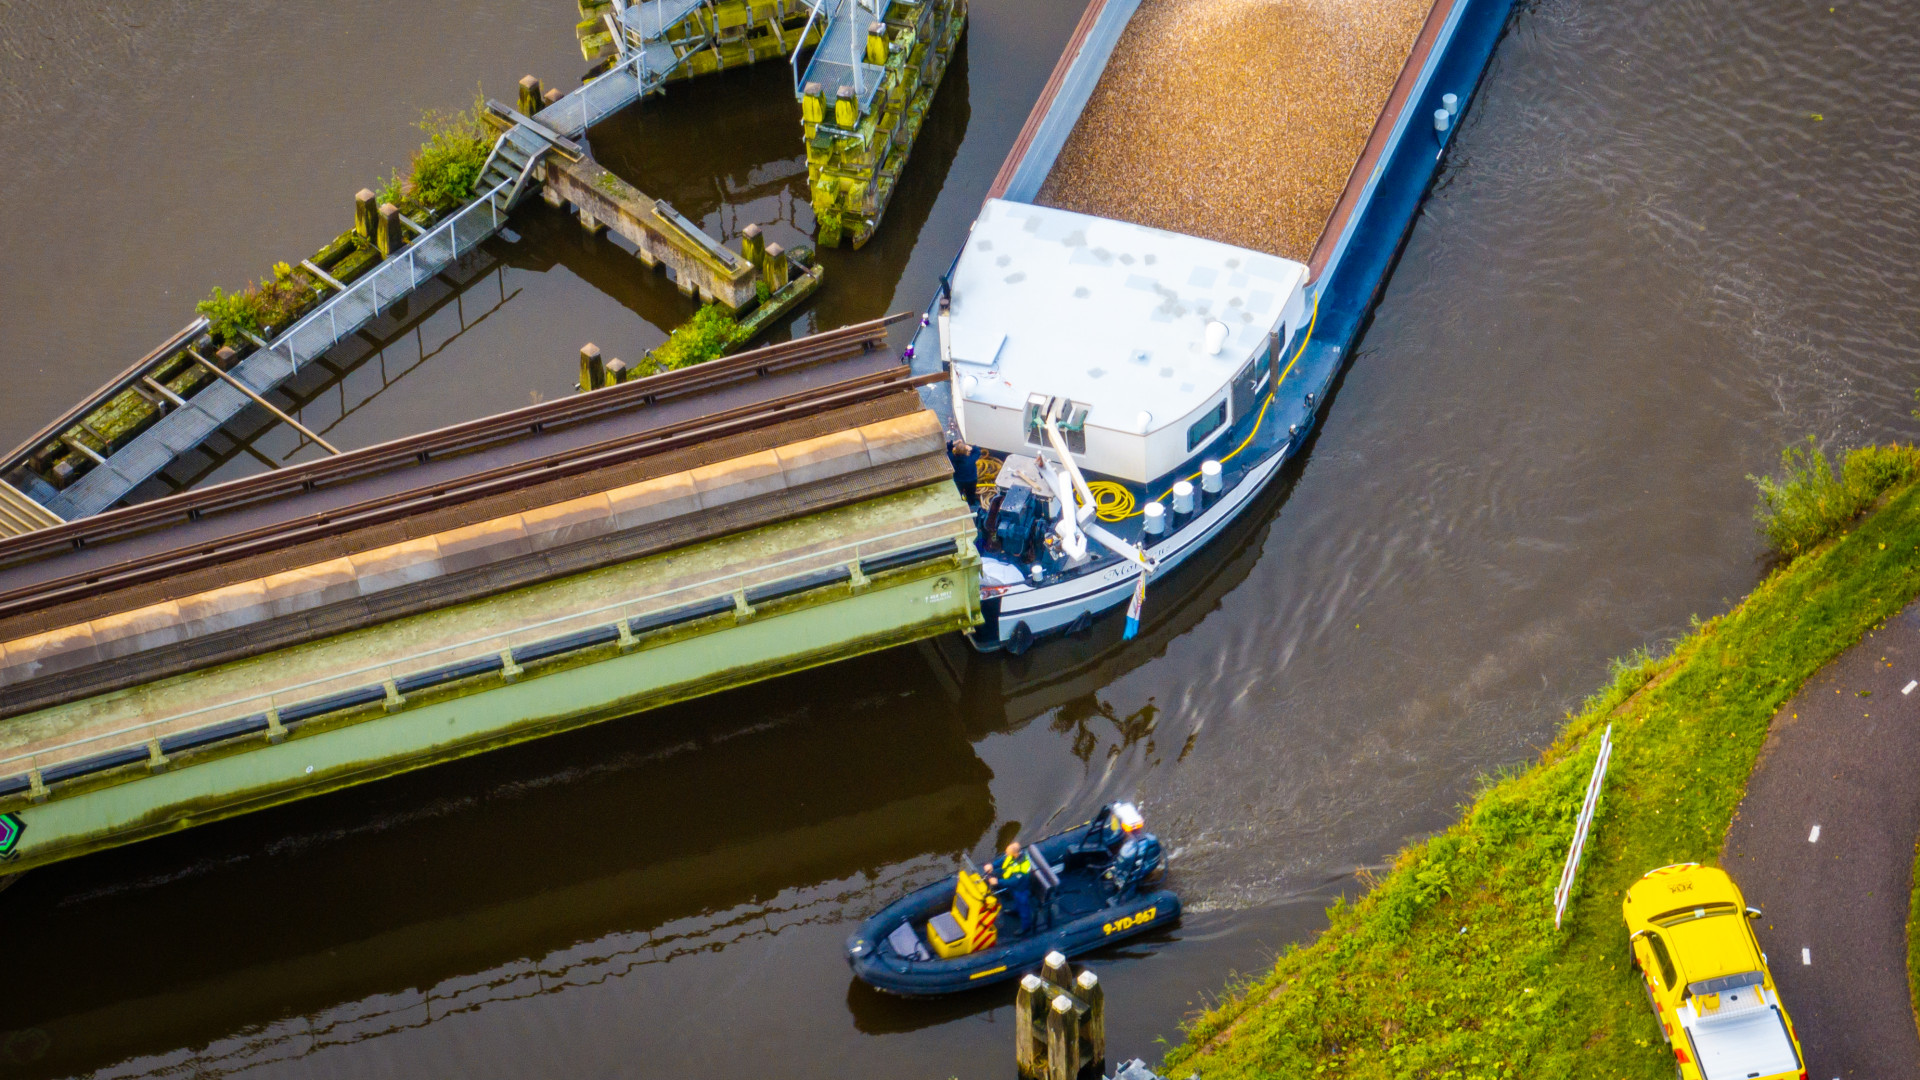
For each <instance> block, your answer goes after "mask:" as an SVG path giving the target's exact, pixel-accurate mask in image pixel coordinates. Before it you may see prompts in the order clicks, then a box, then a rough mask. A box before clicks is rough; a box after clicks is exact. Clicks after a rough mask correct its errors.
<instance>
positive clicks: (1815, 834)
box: [1807, 825, 1820, 844]
mask: <svg viewBox="0 0 1920 1080" xmlns="http://www.w3.org/2000/svg"><path fill="white" fill-rule="evenodd" d="M1819 842H1820V826H1818V825H1815V826H1814V827H1813V831H1812V832H1810V833H1808V834H1807V843H1809V844H1817V843H1819Z"/></svg>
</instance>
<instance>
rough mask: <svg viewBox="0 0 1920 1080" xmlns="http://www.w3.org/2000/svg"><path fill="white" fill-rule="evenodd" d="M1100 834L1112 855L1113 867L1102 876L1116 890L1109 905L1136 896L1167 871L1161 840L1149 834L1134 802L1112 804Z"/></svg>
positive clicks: (1144, 820) (1145, 822)
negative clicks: (1143, 886)
mask: <svg viewBox="0 0 1920 1080" xmlns="http://www.w3.org/2000/svg"><path fill="white" fill-rule="evenodd" d="M1101 835H1102V839H1103V840H1105V841H1106V842H1107V844H1108V850H1110V851H1112V852H1113V865H1112V866H1109V867H1107V872H1106V873H1105V874H1102V875H1101V877H1102V879H1103V880H1105V881H1106V883H1107V887H1108V888H1110V889H1112V890H1113V894H1112V896H1111V898H1110V899H1109V900H1108V903H1115V902H1117V901H1121V900H1125V899H1127V898H1129V897H1131V896H1133V894H1134V893H1136V892H1138V891H1140V887H1141V886H1142V885H1145V884H1147V883H1148V882H1151V881H1154V880H1156V879H1158V878H1159V876H1160V875H1161V874H1162V873H1164V872H1166V868H1167V858H1166V853H1165V852H1164V851H1162V850H1161V847H1160V838H1159V837H1157V836H1155V835H1153V834H1152V833H1150V832H1148V831H1147V821H1146V819H1145V818H1143V817H1141V816H1140V811H1139V809H1138V808H1137V807H1135V806H1134V805H1133V804H1132V803H1114V804H1113V812H1112V814H1111V815H1110V816H1109V817H1108V818H1107V821H1106V825H1105V827H1104V828H1103V829H1102V830H1101Z"/></svg>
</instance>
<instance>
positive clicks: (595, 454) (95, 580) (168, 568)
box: [0, 368, 946, 618]
mask: <svg viewBox="0 0 1920 1080" xmlns="http://www.w3.org/2000/svg"><path fill="white" fill-rule="evenodd" d="M944 378H946V376H945V375H944V374H943V373H934V374H929V375H920V376H915V375H913V374H911V373H910V372H908V371H907V370H906V369H905V368H901V369H899V370H897V371H894V370H889V371H883V372H875V373H872V374H869V375H864V376H861V377H859V378H857V379H848V380H845V381H843V382H840V383H835V384H832V385H830V386H827V387H823V388H820V389H816V390H808V391H804V392H802V393H798V394H790V395H787V396H785V397H782V398H775V399H773V400H772V401H769V402H765V403H759V404H756V405H751V406H742V407H741V408H739V409H734V410H729V411H727V412H724V413H715V414H712V415H710V416H704V417H700V418H697V419H695V420H689V421H686V422H683V423H681V424H675V425H669V426H667V427H663V428H658V429H655V430H652V431H647V432H640V433H637V434H632V435H625V436H621V437H619V438H615V439H608V440H605V441H603V442H600V443H595V444H592V445H590V446H586V447H582V448H579V449H574V450H568V451H565V452H562V453H558V454H551V455H548V456H546V457H542V458H535V459H532V460H530V461H526V462H514V463H512V464H509V465H503V466H499V467H497V468H494V469H489V470H486V471H485V472H480V473H476V474H473V475H471V476H466V477H462V478H460V479H459V480H457V481H452V482H449V483H447V484H445V485H442V486H438V487H427V488H415V489H412V490H409V491H402V492H396V493H394V494H391V495H386V496H382V497H380V498H377V499H369V500H367V501H365V502H362V503H357V504H355V505H353V506H348V507H343V508H340V509H338V510H330V511H327V512H324V513H318V514H311V515H308V516H305V517H301V518H296V519H292V520H289V521H284V522H276V523H274V524H272V525H266V526H262V527H260V528H258V529H253V530H249V531H247V532H243V533H238V534H235V535H233V536H228V537H222V538H221V539H220V540H218V541H214V542H211V543H209V544H207V545H206V546H204V547H200V548H191V549H187V548H181V549H174V550H172V551H166V552H159V553H156V554H154V555H151V556H147V557H145V558H141V559H132V560H128V561H126V562H122V563H117V564H115V565H114V566H113V568H112V569H111V570H107V571H86V572H81V573H78V574H70V575H68V576H66V577H62V578H56V579H53V580H51V581H46V582H36V583H34V584H32V585H26V586H22V587H20V588H17V589H14V590H11V591H9V592H6V593H0V618H7V617H11V616H14V615H21V614H25V613H27V612H31V611H37V610H40V609H42V608H46V607H51V606H53V605H55V604H59V603H62V602H64V601H68V600H74V599H79V598H80V597H83V596H88V595H92V594H95V593H99V592H101V591H102V590H106V589H114V588H126V587H129V586H133V585H138V584H142V583H145V582H149V581H156V580H160V579H163V578H168V577H172V576H174V575H176V574H183V573H186V572H188V571H191V570H197V569H201V568H203V567H207V566H212V565H216V564H219V563H223V562H230V561H232V560H234V559H239V558H244V557H246V556H249V555H258V554H263V553H265V552H269V551H276V550H279V549H281V548H285V547H290V546H292V545H295V544H299V543H304V542H307V541H310V540H318V539H322V538H324V537H327V536H333V535H337V534H339V533H343V532H348V531H351V530H354V529H361V528H367V527H370V526H374V525H380V524H384V523H387V522H391V521H396V520H400V519H402V518H408V517H412V516H414V515H416V514H424V513H428V512H430V511H434V510H439V509H442V508H444V507H448V506H454V505H458V504H460V503H465V502H472V501H474V500H476V499H482V498H486V497H487V496H490V495H501V494H506V493H508V492H512V491H517V490H520V489H521V488H525V487H527V486H529V485H531V484H534V483H539V482H543V481H549V480H557V479H563V478H565V477H569V476H576V475H579V474H580V473H585V472H593V471H596V470H599V469H605V468H610V467H613V466H616V465H622V464H625V463H627V462H630V461H633V460H636V459H639V458H643V457H648V456H651V455H654V454H659V453H665V452H667V451H670V450H678V449H683V448H686V447H690V446H698V445H700V444H702V443H705V442H708V441H711V440H713V439H717V438H723V437H725V436H728V435H734V434H738V433H740V432H743V431H751V430H754V429H756V428H759V427H765V426H767V425H769V424H771V423H775V422H779V421H782V420H788V419H793V418H796V417H802V416H810V415H814V414H816V413H819V412H825V411H828V410H830V409H836V408H841V407H843V406H847V405H855V404H859V403H861V402H864V401H870V400H873V399H874V398H878V397H882V396H884V395H887V394H893V393H899V392H901V391H905V390H909V389H916V388H918V387H920V386H924V385H929V384H931V383H933V382H937V381H940V380H942V379H944ZM822 390H824V391H829V392H828V393H822Z"/></svg>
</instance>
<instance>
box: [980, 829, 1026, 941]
mask: <svg viewBox="0 0 1920 1080" xmlns="http://www.w3.org/2000/svg"><path fill="white" fill-rule="evenodd" d="M987 884H989V885H994V886H1001V887H1002V889H1001V891H1002V892H1004V893H1005V894H1006V897H1007V903H1009V904H1011V905H1012V906H1013V913H1014V915H1016V916H1018V917H1019V919H1020V936H1021V937H1025V936H1026V935H1028V934H1031V933H1033V860H1032V859H1031V858H1029V857H1028V856H1027V854H1026V853H1025V852H1023V851H1021V850H1020V841H1018V840H1015V841H1014V842H1012V843H1010V844H1008V845H1007V853H1006V855H1005V857H1003V858H1002V859H1001V860H1000V871H999V876H998V877H995V876H994V871H993V867H992V866H989V867H987Z"/></svg>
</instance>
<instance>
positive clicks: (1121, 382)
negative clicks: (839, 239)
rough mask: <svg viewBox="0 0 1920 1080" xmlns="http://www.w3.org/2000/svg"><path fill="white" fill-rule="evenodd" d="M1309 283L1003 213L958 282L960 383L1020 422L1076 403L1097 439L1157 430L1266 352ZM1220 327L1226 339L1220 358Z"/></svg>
mask: <svg viewBox="0 0 1920 1080" xmlns="http://www.w3.org/2000/svg"><path fill="white" fill-rule="evenodd" d="M1306 276H1307V268H1306V267H1305V266H1303V265H1301V264H1300V263H1297V262H1294V261H1292V260H1290V259H1283V258H1280V257H1278V256H1274V255H1268V254H1265V253H1263V252H1258V251H1249V250H1247V249H1246V248H1238V247H1234V246H1232V245H1230V244H1222V243H1217V242H1215V241H1212V240H1201V239H1197V238H1195V237H1191V236H1183V235H1181V234H1179V233H1172V232H1167V231H1165V230H1163V229H1154V228H1148V227H1147V226H1144V225H1135V224H1131V223H1129V222H1124V221H1114V220H1111V219H1108V218H1098V217H1093V216H1091V215H1088V214H1078V213H1074V212H1072V211H1069V210H1057V209H1053V208H1051V207H1044V206H1033V205H1030V204H1027V203H1016V202H1007V201H1005V200H1001V199H992V200H989V201H988V202H987V205H986V207H985V208H984V209H983V210H982V211H981V213H980V217H979V220H977V221H976V222H975V223H974V226H973V232H972V233H971V235H969V237H968V239H967V244H966V247H965V249H964V250H963V251H962V252H961V255H960V261H959V263H958V265H957V266H955V268H954V272H953V279H952V286H953V290H952V296H953V310H952V319H951V334H952V343H953V344H952V349H953V359H954V361H955V371H956V373H957V375H958V376H959V377H960V378H961V384H962V385H961V389H962V392H963V393H964V394H965V395H966V396H967V398H968V399H969V400H972V401H980V402H985V403H988V404H992V405H999V406H1003V407H1007V408H1014V409H1018V408H1022V407H1023V406H1024V405H1025V403H1026V400H1027V395H1029V394H1035V393H1038V394H1047V395H1060V396H1067V397H1071V398H1072V399H1073V400H1074V401H1076V402H1080V403H1082V404H1084V405H1086V406H1088V415H1087V423H1088V424H1090V425H1094V426H1097V427H1103V428H1107V429H1109V430H1116V431H1127V432H1139V431H1143V430H1144V431H1154V430H1159V429H1162V428H1164V427H1167V426H1169V425H1171V424H1173V423H1176V422H1178V421H1180V420H1181V419H1183V418H1185V417H1187V416H1188V415H1189V414H1190V413H1192V412H1193V411H1194V410H1195V409H1197V408H1199V407H1200V406H1201V405H1204V404H1205V403H1206V402H1207V400H1208V398H1210V397H1212V396H1213V395H1214V394H1215V393H1217V392H1218V391H1219V390H1220V388H1221V387H1223V386H1225V385H1226V383H1227V382H1228V381H1229V380H1230V379H1231V378H1232V377H1233V375H1234V373H1235V372H1237V371H1238V370H1239V369H1240V368H1241V367H1242V366H1243V365H1245V363H1246V362H1247V360H1248V359H1249V358H1250V357H1252V356H1253V355H1254V354H1256V353H1257V352H1259V351H1260V349H1261V348H1262V346H1263V345H1264V343H1265V340H1266V336H1267V334H1268V332H1269V331H1271V330H1273V329H1275V328H1276V327H1277V326H1278V325H1279V322H1280V318H1281V313H1282V311H1283V310H1284V309H1285V307H1286V304H1287V300H1288V299H1289V298H1290V297H1291V296H1292V294H1293V292H1294V290H1296V289H1297V288H1299V287H1300V285H1301V284H1302V283H1303V282H1304V281H1305V280H1306ZM1215 320H1218V321H1220V322H1221V323H1223V324H1224V325H1225V326H1226V328H1227V337H1226V341H1225V344H1224V345H1223V346H1222V348H1221V349H1220V351H1219V352H1218V353H1217V354H1211V355H1210V354H1209V353H1208V352H1207V350H1206V344H1205V338H1206V330H1207V324H1208V323H1210V322H1213V321H1215ZM967 376H973V378H974V381H973V382H971V383H969V382H967V381H966V377H967ZM1143 412H1144V413H1148V414H1150V420H1149V422H1148V423H1147V424H1146V426H1145V427H1144V428H1143V427H1142V425H1141V423H1140V414H1141V413H1143Z"/></svg>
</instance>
